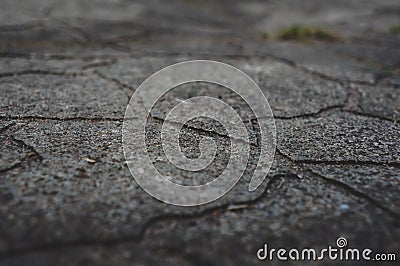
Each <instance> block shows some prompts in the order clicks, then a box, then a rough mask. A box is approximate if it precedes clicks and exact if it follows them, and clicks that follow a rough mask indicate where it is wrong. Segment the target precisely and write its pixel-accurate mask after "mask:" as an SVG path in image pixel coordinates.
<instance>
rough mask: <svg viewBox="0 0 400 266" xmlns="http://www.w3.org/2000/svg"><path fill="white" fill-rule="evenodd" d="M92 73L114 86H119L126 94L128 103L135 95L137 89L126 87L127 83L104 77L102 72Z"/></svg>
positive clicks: (95, 71)
mask: <svg viewBox="0 0 400 266" xmlns="http://www.w3.org/2000/svg"><path fill="white" fill-rule="evenodd" d="M92 73H93V74H95V75H97V76H98V77H100V78H102V79H104V80H106V81H108V82H110V83H112V84H114V85H117V87H118V88H119V89H120V90H121V91H123V92H124V93H125V95H126V97H127V98H128V102H129V100H130V99H131V97H132V95H133V93H134V92H135V89H134V88H133V87H131V86H129V85H126V84H125V83H123V82H121V81H119V80H118V79H116V78H110V77H108V76H106V75H104V74H103V73H101V72H100V71H97V70H93V71H92Z"/></svg>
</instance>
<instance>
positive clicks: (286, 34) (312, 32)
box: [276, 25, 339, 41]
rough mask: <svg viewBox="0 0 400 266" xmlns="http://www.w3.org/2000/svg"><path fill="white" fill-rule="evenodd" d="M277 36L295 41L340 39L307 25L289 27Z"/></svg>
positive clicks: (333, 34) (329, 32)
mask: <svg viewBox="0 0 400 266" xmlns="http://www.w3.org/2000/svg"><path fill="white" fill-rule="evenodd" d="M276 36H277V37H278V38H279V39H281V40H295V41H308V40H322V41H334V40H338V39H339V37H338V35H336V34H335V33H333V32H331V31H328V30H324V29H321V28H318V27H313V26H307V25H293V26H289V27H287V28H284V29H281V30H280V31H279V32H278V33H277V35H276Z"/></svg>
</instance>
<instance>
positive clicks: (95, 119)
mask: <svg viewBox="0 0 400 266" xmlns="http://www.w3.org/2000/svg"><path fill="white" fill-rule="evenodd" d="M0 120H27V121H35V120H52V121H87V122H108V121H111V122H114V121H116V122H123V121H124V118H114V117H83V116H76V117H46V116H36V115H28V116H0Z"/></svg>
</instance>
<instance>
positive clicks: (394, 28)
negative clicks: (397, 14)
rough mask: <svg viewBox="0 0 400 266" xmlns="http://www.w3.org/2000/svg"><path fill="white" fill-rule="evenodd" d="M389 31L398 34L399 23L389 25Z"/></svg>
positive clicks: (399, 29) (399, 31) (399, 30)
mask: <svg viewBox="0 0 400 266" xmlns="http://www.w3.org/2000/svg"><path fill="white" fill-rule="evenodd" d="M389 33H392V34H398V33H400V23H397V24H394V25H392V26H390V27H389Z"/></svg>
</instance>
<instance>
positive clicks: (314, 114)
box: [253, 104, 345, 120]
mask: <svg viewBox="0 0 400 266" xmlns="http://www.w3.org/2000/svg"><path fill="white" fill-rule="evenodd" d="M344 106H345V104H336V105H331V106H327V107H325V108H322V109H320V110H318V111H317V112H311V113H305V114H299V115H292V116H274V119H278V120H291V119H303V118H313V117H318V116H319V115H321V114H323V113H326V112H329V111H332V110H340V111H342V108H344ZM262 118H263V117H261V119H262ZM253 119H255V120H257V118H253Z"/></svg>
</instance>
